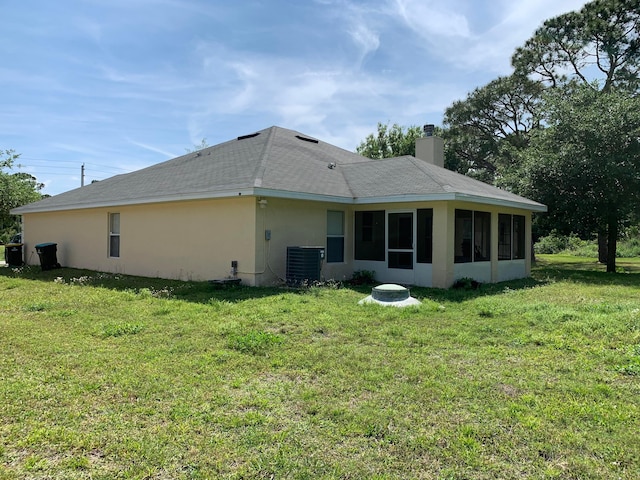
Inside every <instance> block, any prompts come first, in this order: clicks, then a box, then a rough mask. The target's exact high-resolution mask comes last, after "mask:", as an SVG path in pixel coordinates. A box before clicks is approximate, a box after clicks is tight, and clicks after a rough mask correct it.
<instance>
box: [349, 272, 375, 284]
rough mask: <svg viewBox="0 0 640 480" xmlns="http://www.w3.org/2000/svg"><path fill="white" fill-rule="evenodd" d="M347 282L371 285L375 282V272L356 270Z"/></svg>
mask: <svg viewBox="0 0 640 480" xmlns="http://www.w3.org/2000/svg"><path fill="white" fill-rule="evenodd" d="M349 283H351V284H352V285H372V284H374V283H376V272H374V271H373V270H356V271H355V272H353V276H352V277H351V280H349Z"/></svg>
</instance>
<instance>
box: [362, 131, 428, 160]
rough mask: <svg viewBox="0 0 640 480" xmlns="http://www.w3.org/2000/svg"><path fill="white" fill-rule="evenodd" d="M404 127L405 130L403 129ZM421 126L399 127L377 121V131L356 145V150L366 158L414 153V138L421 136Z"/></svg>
mask: <svg viewBox="0 0 640 480" xmlns="http://www.w3.org/2000/svg"><path fill="white" fill-rule="evenodd" d="M405 128H406V130H405ZM422 135H423V132H422V128H421V127H418V126H415V125H412V126H410V127H401V126H400V125H398V124H397V123H394V124H393V125H392V126H391V127H389V124H383V123H378V131H377V132H376V133H375V134H373V133H370V134H369V135H367V138H366V139H365V140H364V141H362V142H361V143H360V145H358V147H356V152H358V153H359V154H360V155H362V156H364V157H368V158H391V157H401V156H403V155H415V154H416V139H417V138H419V137H422Z"/></svg>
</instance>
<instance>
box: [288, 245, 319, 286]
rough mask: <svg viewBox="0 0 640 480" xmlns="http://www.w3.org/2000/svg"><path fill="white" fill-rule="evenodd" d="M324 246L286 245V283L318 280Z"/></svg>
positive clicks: (296, 283)
mask: <svg viewBox="0 0 640 480" xmlns="http://www.w3.org/2000/svg"><path fill="white" fill-rule="evenodd" d="M323 260H324V247H287V285H301V284H303V283H307V282H318V281H320V272H321V271H322V261H323Z"/></svg>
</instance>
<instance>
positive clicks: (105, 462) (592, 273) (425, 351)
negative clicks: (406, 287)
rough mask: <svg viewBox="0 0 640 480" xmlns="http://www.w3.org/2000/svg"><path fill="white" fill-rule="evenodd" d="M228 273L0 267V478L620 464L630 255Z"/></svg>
mask: <svg viewBox="0 0 640 480" xmlns="http://www.w3.org/2000/svg"><path fill="white" fill-rule="evenodd" d="M590 262H591V261H590V260H589V259H584V258H580V259H575V258H573V257H556V256H543V255H541V256H540V258H539V263H538V265H537V266H536V268H535V270H534V278H532V279H527V280H519V281H514V282H507V283H502V284H497V285H483V286H482V287H481V288H480V289H478V290H449V291H443V290H436V289H424V288H414V289H412V294H413V295H414V296H416V297H418V298H420V299H421V300H422V301H423V304H422V305H421V306H420V307H416V308H406V309H395V308H384V307H380V306H378V305H375V304H370V305H364V306H361V305H357V301H358V300H360V299H361V298H363V297H364V296H366V294H368V293H369V291H370V287H352V288H319V287H314V288H310V289H304V290H288V289H275V288H273V289H252V288H242V287H241V288H231V289H228V290H213V289H212V288H211V287H210V286H209V285H208V284H206V283H183V282H173V281H167V280H160V279H143V278H136V277H125V276H116V275H105V274H96V273H94V272H87V271H78V270H71V269H60V270H53V271H49V272H39V269H28V268H27V269H22V270H16V271H14V270H11V269H9V268H2V269H0V419H1V423H0V479H23V478H34V479H35V478H65V479H89V478H91V479H111V478H123V479H124V478H135V479H204V478H228V479H240V478H276V479H282V478H286V479H288V478H291V479H306V478H309V479H311V478H313V479H316V478H325V479H330V478H345V479H347V478H349V479H360V478H362V479H365V478H366V479H369V478H378V479H396V478H397V479H400V478H425V479H431V478H434V479H463V478H465V479H509V478H539V479H547V478H559V479H560V478H561V479H586V478H589V479H610V478H621V479H636V478H640V443H639V442H638V441H637V432H638V429H639V428H640V420H639V419H640V411H639V410H640V408H639V407H640V288H638V287H640V275H638V273H640V262H637V261H634V260H629V261H628V262H627V261H623V262H620V265H621V267H622V268H624V271H625V272H626V273H617V274H606V273H603V272H600V271H597V268H595V267H594V265H593V264H592V263H590Z"/></svg>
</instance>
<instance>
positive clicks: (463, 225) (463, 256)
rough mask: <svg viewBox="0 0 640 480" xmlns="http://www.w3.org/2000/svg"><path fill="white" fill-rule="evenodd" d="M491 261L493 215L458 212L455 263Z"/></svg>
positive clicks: (466, 211)
mask: <svg viewBox="0 0 640 480" xmlns="http://www.w3.org/2000/svg"><path fill="white" fill-rule="evenodd" d="M489 260H491V213H490V212H474V211H472V210H457V209H456V218H455V262H456V263H467V262H487V261H489Z"/></svg>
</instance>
